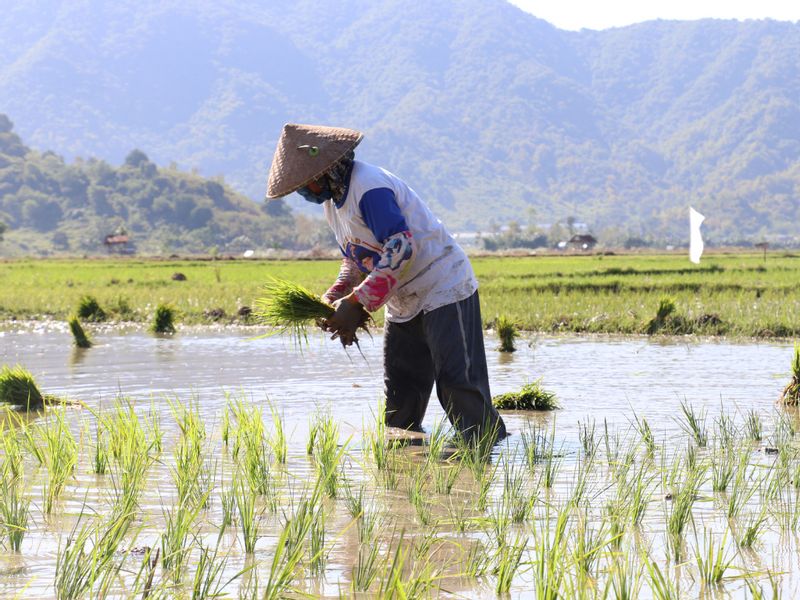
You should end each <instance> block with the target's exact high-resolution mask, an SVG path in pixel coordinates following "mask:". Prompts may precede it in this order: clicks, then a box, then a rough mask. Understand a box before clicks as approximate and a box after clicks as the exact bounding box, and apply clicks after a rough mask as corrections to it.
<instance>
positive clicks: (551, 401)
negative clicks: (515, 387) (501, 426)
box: [492, 379, 558, 410]
mask: <svg viewBox="0 0 800 600" xmlns="http://www.w3.org/2000/svg"><path fill="white" fill-rule="evenodd" d="M492 404H494V405H495V407H496V408H499V409H501V410H554V409H556V408H558V400H556V395H555V394H554V393H552V392H548V391H547V390H545V389H544V388H542V380H541V379H538V380H536V381H534V382H533V383H528V384H526V385H523V386H522V389H521V390H520V391H518V392H508V393H506V394H500V395H499V396H495V397H494V398H492Z"/></svg>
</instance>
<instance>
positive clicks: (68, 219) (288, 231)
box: [0, 114, 314, 254]
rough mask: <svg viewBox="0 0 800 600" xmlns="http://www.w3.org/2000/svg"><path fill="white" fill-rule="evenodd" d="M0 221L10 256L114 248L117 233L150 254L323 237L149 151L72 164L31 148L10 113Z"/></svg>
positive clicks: (1, 154)
mask: <svg viewBox="0 0 800 600" xmlns="http://www.w3.org/2000/svg"><path fill="white" fill-rule="evenodd" d="M0 223H3V226H0V228H6V227H7V231H6V233H5V237H6V238H7V239H6V241H5V242H4V248H3V250H5V252H3V254H7V253H9V252H11V251H12V250H13V251H14V252H15V253H47V252H49V251H52V250H55V251H61V252H71V253H96V252H104V251H105V248H104V245H103V242H104V239H105V237H106V236H107V235H112V234H115V233H117V234H126V235H127V237H128V238H129V244H128V248H129V249H131V250H135V251H138V252H145V253H170V252H178V251H180V252H209V251H210V250H213V249H214V248H216V249H217V250H218V251H220V252H237V253H238V252H241V251H243V250H246V249H261V250H263V249H265V248H270V247H283V248H293V247H297V246H298V245H302V244H303V243H305V244H306V245H308V244H309V243H313V239H311V238H309V237H308V236H312V237H313V235H314V227H313V226H311V227H310V231H307V232H306V235H307V237H306V239H305V240H302V239H298V233H297V231H296V227H295V219H294V218H293V216H292V214H291V211H290V210H289V208H288V207H287V206H286V204H285V203H283V202H270V203H268V204H262V205H261V206H259V205H257V204H256V203H254V202H253V201H252V200H250V199H249V198H246V197H244V196H242V195H241V194H238V193H236V192H233V191H232V190H231V189H230V188H229V187H227V186H225V185H224V184H222V183H220V182H219V181H214V180H210V179H205V178H202V177H199V176H197V175H193V174H191V173H184V172H181V171H178V170H176V169H170V168H167V169H162V168H159V167H158V166H156V165H155V164H154V163H153V162H151V161H150V159H148V157H147V155H146V154H145V153H143V152H142V151H140V150H133V151H131V152H130V153H129V154H128V156H127V157H126V159H125V161H124V163H123V164H122V165H121V166H119V167H116V168H115V167H113V166H111V165H109V164H108V163H107V162H105V161H102V160H96V159H89V160H77V161H75V162H74V163H72V164H66V163H65V162H64V160H63V159H62V158H61V157H60V156H58V155H56V154H54V153H52V152H43V153H40V152H37V151H34V150H31V149H30V148H28V147H27V146H25V144H24V143H23V142H22V140H21V139H20V138H19V136H17V134H16V133H14V131H13V128H12V123H11V121H10V120H9V119H8V117H7V116H5V115H2V114H0ZM309 225H310V224H307V226H309ZM307 228H308V227H307ZM2 233H3V232H2V231H0V237H2Z"/></svg>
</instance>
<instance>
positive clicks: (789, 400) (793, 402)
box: [781, 344, 800, 406]
mask: <svg viewBox="0 0 800 600" xmlns="http://www.w3.org/2000/svg"><path fill="white" fill-rule="evenodd" d="M781 401H782V402H783V403H784V404H787V405H789V406H797V405H798V404H800V344H795V345H794V357H793V358H792V380H791V381H790V382H789V385H787V386H786V387H785V388H784V389H783V394H781Z"/></svg>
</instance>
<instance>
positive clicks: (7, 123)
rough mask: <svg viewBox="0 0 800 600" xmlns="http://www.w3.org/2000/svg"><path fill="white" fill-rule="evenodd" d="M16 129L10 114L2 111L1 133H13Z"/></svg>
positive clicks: (0, 118)
mask: <svg viewBox="0 0 800 600" xmlns="http://www.w3.org/2000/svg"><path fill="white" fill-rule="evenodd" d="M13 130H14V124H13V123H12V122H11V119H9V118H8V115H4V114H2V113H0V133H11V132H12V131H13Z"/></svg>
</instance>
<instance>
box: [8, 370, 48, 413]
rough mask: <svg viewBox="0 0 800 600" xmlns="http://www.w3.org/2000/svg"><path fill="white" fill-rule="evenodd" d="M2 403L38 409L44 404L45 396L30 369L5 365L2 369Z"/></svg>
mask: <svg viewBox="0 0 800 600" xmlns="http://www.w3.org/2000/svg"><path fill="white" fill-rule="evenodd" d="M0 403H2V404H10V405H12V406H19V407H22V408H26V409H37V408H41V407H42V406H43V405H44V396H43V395H42V392H40V391H39V388H38V386H37V385H36V381H35V380H34V379H33V375H31V374H30V372H29V371H27V370H25V369H23V368H22V367H21V366H19V365H17V366H15V367H9V366H8V365H3V369H2V370H0Z"/></svg>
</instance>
